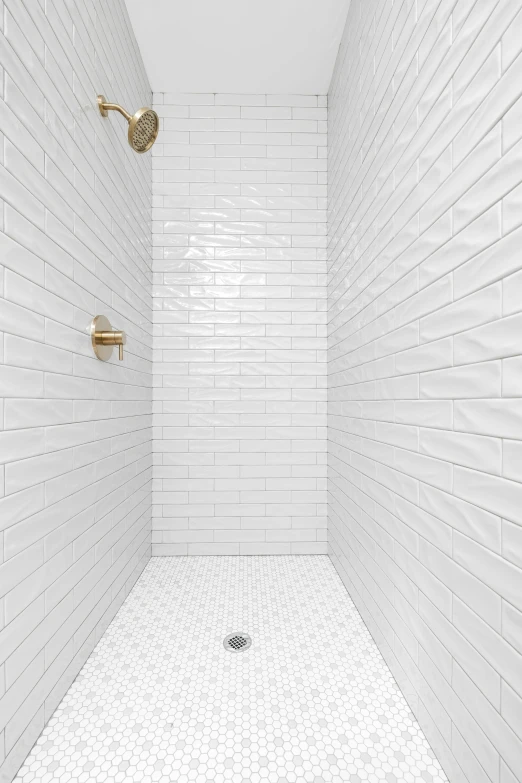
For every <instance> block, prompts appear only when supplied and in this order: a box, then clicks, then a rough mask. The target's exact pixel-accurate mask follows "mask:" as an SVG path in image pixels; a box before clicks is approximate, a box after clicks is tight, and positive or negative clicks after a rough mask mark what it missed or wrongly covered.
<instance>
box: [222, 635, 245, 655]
mask: <svg viewBox="0 0 522 783" xmlns="http://www.w3.org/2000/svg"><path fill="white" fill-rule="evenodd" d="M251 644H252V639H251V638H250V636H249V635H248V634H247V633H238V632H236V633H229V635H228V636H225V638H224V639H223V647H224V648H225V650H230V652H243V650H248V648H249V647H250V645H251Z"/></svg>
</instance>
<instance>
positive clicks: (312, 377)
mask: <svg viewBox="0 0 522 783" xmlns="http://www.w3.org/2000/svg"><path fill="white" fill-rule="evenodd" d="M154 108H155V109H156V111H157V112H158V114H159V115H160V118H161V138H160V140H159V142H158V143H157V144H156V146H155V147H154V148H153V159H152V165H153V194H154V195H153V198H154V204H153V245H154V248H153V255H154V260H153V271H154V275H153V277H154V279H153V297H154V298H153V309H154V313H153V321H154V413H153V424H154V427H153V451H154V469H153V475H154V479H153V533H152V535H153V544H152V551H153V554H155V555H186V554H189V555H190V554H195V555H201V554H216V555H217V554H224V555H234V554H244V555H245V554H246V555H248V554H256V555H260V554H299V553H302V554H323V553H326V506H325V502H326V429H325V427H326V260H325V259H326V250H325V248H326V98H325V96H311V95H288V96H287V95H221V94H217V95H214V94H209V95H200V94H197V95H171V94H167V93H158V94H154Z"/></svg>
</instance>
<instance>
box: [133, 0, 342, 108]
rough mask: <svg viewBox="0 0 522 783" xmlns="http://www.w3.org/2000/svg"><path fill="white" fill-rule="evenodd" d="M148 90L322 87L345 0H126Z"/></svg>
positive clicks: (291, 90)
mask: <svg viewBox="0 0 522 783" xmlns="http://www.w3.org/2000/svg"><path fill="white" fill-rule="evenodd" d="M126 3H127V8H128V10H129V14H130V18H131V22H132V26H133V28H134V32H135V34H136V37H137V39H138V44H139V47H140V50H141V54H142V57H143V60H144V62H145V67H146V69H147V74H148V77H149V81H150V84H151V87H152V89H153V90H154V91H155V92H228V93H294V94H295V93H297V94H299V93H301V94H302V93H305V94H306V93H308V94H312V95H314V94H315V95H320V94H324V93H326V92H327V91H328V86H329V84H330V79H331V76H332V70H333V66H334V62H335V57H336V55H337V49H338V46H339V41H340V39H341V35H342V31H343V28H344V24H345V21H346V14H347V12H348V6H349V4H350V0H126Z"/></svg>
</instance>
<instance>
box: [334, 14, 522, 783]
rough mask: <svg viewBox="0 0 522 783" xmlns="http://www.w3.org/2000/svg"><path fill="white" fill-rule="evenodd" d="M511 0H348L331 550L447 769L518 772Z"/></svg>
mask: <svg viewBox="0 0 522 783" xmlns="http://www.w3.org/2000/svg"><path fill="white" fill-rule="evenodd" d="M521 50H522V2H520V0H500V2H496V1H493V0H492V1H490V2H470V0H442V2H435V1H433V2H431V0H428V1H427V2H426V0H424V1H423V2H419V1H418V2H413V0H405V1H404V2H394V3H391V2H388V3H382V2H379V1H378V0H352V2H351V6H350V11H349V15H348V21H347V24H346V29H345V32H344V36H343V40H342V45H341V48H340V52H339V56H338V60H337V64H336V69H335V73H334V77H333V82H332V86H331V91H330V94H329V118H328V119H329V127H328V134H329V152H328V171H329V174H328V177H329V180H328V187H329V194H328V196H329V228H328V258H329V286H328V305H329V309H328V320H329V341H328V350H329V356H328V358H329V392H328V394H329V403H328V405H329V407H328V413H329V417H328V424H329V456H328V462H329V502H330V506H329V509H330V511H329V530H328V536H329V550H330V554H331V556H332V558H333V560H334V563H335V564H336V566H337V568H338V570H339V572H340V574H341V575H342V578H343V579H344V581H345V584H346V585H347V587H348V589H349V591H350V594H351V595H352V597H353V598H354V600H355V601H356V603H357V605H358V607H359V609H360V610H361V612H362V614H363V616H364V619H365V620H366V621H367V623H368V624H369V627H370V629H371V630H372V632H373V633H374V635H375V638H376V639H377V641H378V643H379V645H380V647H381V650H382V651H383V653H384V655H385V657H386V659H387V660H388V662H389V663H390V665H391V667H392V670H393V671H394V673H395V674H396V676H397V678H398V679H399V681H400V682H401V684H403V687H404V690H405V693H406V694H407V695H408V697H409V699H410V703H411V704H412V706H413V709H414V711H415V712H416V714H417V717H418V718H419V720H420V723H421V725H422V727H423V728H424V730H425V731H426V733H427V735H428V737H429V739H430V741H431V743H432V746H433V748H434V749H435V750H436V751H437V752H438V755H439V758H440V760H441V762H442V763H443V765H445V767H446V771H447V772H448V774H449V776H450V779H451V780H452V781H454V783H463V781H469V783H515V781H521V780H522V484H521V482H522V467H521V466H522V399H520V398H521V397H522V357H521V354H522V329H521V327H522V272H521V269H522V255H521V247H522V228H521V225H522V197H521V194H522V185H521V181H522V119H521V118H522V99H521V97H520V96H521V93H522V53H521Z"/></svg>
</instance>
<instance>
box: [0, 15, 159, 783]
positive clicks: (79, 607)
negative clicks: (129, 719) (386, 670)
mask: <svg viewBox="0 0 522 783" xmlns="http://www.w3.org/2000/svg"><path fill="white" fill-rule="evenodd" d="M0 58H1V62H2V64H3V71H2V69H1V68H0V71H2V73H1V76H2V79H1V80H0V127H1V128H2V132H3V133H2V134H0V137H1V138H0V141H1V144H0V156H1V160H0V163H1V164H3V165H0V199H1V202H0V206H1V209H0V220H1V225H0V229H2V233H0V251H1V252H0V297H1V298H0V330H1V331H0V765H1V771H0V780H1V781H2V783H4V781H9V780H11V778H12V777H13V775H14V774H15V773H16V771H17V769H18V767H19V766H20V764H21V763H22V761H23V760H24V758H25V756H26V754H27V752H28V751H29V749H30V748H31V746H32V744H33V742H34V741H35V740H36V738H37V737H38V735H39V733H40V731H41V730H42V728H43V726H44V723H45V722H46V721H47V720H48V719H49V717H50V715H51V714H52V712H53V710H54V708H55V707H56V705H57V704H58V702H59V701H60V699H61V698H62V696H63V694H64V693H65V691H66V690H67V688H68V687H69V685H70V683H71V682H72V680H73V679H74V677H75V676H76V674H77V672H78V670H79V669H80V667H81V666H82V664H83V663H84V661H85V660H86V658H87V656H88V655H89V653H90V652H91V650H92V649H93V646H94V645H95V643H96V641H97V640H98V639H99V637H100V635H101V634H102V632H103V630H104V629H105V628H106V626H107V624H108V622H109V621H110V619H111V618H112V616H113V615H114V613H115V611H116V610H117V608H118V607H119V606H120V604H121V603H122V601H123V599H124V598H125V596H126V595H127V593H128V591H129V589H130V587H131V586H132V585H133V583H134V581H135V580H136V578H137V576H138V574H139V572H140V571H141V569H142V567H143V566H144V565H145V562H146V560H147V558H148V556H149V554H150V529H151V512H150V489H151V479H152V475H151V474H152V451H151V436H152V429H151V425H152V420H151V413H152V410H151V408H152V373H151V359H152V356H151V351H152V319H151V316H152V297H151V284H152V269H151V266H152V263H151V262H152V257H151V246H150V244H151V242H150V209H151V195H152V194H151V156H150V155H144V156H139V155H136V154H135V153H133V152H132V150H131V149H130V147H129V146H128V144H127V128H126V124H125V122H124V121H123V118H122V117H120V116H119V115H114V116H111V117H110V118H109V119H106V120H104V119H102V118H101V117H100V115H99V113H98V111H97V108H96V95H97V93H98V92H103V93H105V94H106V95H107V97H109V98H111V99H113V100H116V101H120V102H121V103H122V104H124V105H125V106H127V107H129V108H130V107H132V108H134V110H135V109H136V108H138V107H139V106H142V105H144V104H147V103H150V101H151V93H150V91H149V87H148V83H147V79H146V76H145V72H144V69H143V66H142V63H141V58H140V55H139V51H138V48H137V45H136V42H135V39H134V35H133V33H132V30H131V28H130V23H129V21H128V18H127V14H126V10H125V3H124V2H123V0H106V2H103V3H85V2H82V1H81V0H67V2H64V0H53V2H47V3H43V2H37V0H23V1H22V0H5V2H0ZM99 313H103V314H105V315H107V316H108V317H109V319H110V320H111V322H112V323H113V324H114V325H115V326H117V327H121V328H123V329H125V331H126V332H127V334H128V344H127V346H126V353H125V358H124V361H123V362H122V363H121V364H120V363H119V362H118V359H117V355H116V353H115V354H113V358H112V360H111V361H110V362H107V363H104V362H100V361H98V360H97V359H96V358H95V357H94V354H93V351H92V348H91V345H90V338H89V335H88V332H87V331H86V328H88V326H89V323H90V320H91V319H92V317H93V316H94V315H96V314H99Z"/></svg>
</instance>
